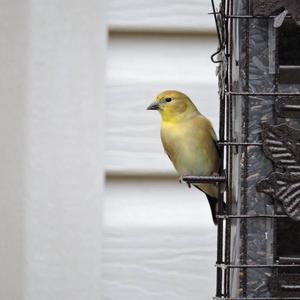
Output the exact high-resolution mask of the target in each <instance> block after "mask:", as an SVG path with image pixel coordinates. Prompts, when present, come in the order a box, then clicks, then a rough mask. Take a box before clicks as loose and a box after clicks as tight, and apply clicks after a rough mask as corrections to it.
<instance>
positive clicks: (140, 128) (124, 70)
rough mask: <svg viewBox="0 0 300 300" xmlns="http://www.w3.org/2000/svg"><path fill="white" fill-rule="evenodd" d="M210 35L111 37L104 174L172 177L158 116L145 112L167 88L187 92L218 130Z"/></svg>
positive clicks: (154, 113) (213, 45) (114, 35)
mask: <svg viewBox="0 0 300 300" xmlns="http://www.w3.org/2000/svg"><path fill="white" fill-rule="evenodd" d="M215 48H216V40H215V38H213V37H207V36H201V35H199V36H189V35H187V36H181V37H178V36H173V35H165V36H162V35H158V36H151V37H148V36H146V37H145V36H143V35H127V34H125V35H123V34H113V35H111V37H110V44H109V51H108V53H109V57H108V63H107V66H108V71H107V79H108V81H107V102H106V105H105V107H106V122H107V126H106V128H107V129H106V170H107V172H109V173H125V174H126V173H128V174H129V173H143V174H145V173H148V174H149V173H160V174H174V171H173V168H172V165H171V163H170V162H169V160H168V159H167V157H166V155H165V154H164V153H163V149H162V146H161V142H160V138H159V127H160V116H159V114H158V113H157V112H153V111H146V110H145V109H146V107H147V106H148V105H149V103H150V102H152V101H153V100H154V98H155V95H156V94H157V93H158V92H160V91H162V90H165V89H178V90H182V91H184V92H186V93H187V94H188V95H189V96H190V97H191V98H192V99H193V100H194V102H195V103H196V105H197V106H198V108H199V110H200V111H201V112H202V113H203V114H204V115H206V116H207V117H208V118H210V119H211V120H212V121H213V123H214V124H215V127H217V117H218V111H217V110H218V95H217V81H216V77H215V65H214V64H212V63H211V61H210V58H209V57H210V53H212V52H213V51H214V50H215Z"/></svg>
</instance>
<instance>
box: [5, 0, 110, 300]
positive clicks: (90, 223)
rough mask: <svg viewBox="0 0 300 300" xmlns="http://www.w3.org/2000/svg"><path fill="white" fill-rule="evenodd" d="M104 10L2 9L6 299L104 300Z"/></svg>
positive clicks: (55, 3) (49, 0) (33, 4)
mask: <svg viewBox="0 0 300 300" xmlns="http://www.w3.org/2000/svg"><path fill="white" fill-rule="evenodd" d="M104 17H105V6H104V3H103V2H101V1H98V0H90V1H84V0H74V1H60V0H43V1H39V0H32V1H25V0H24V1H18V0H3V1H1V4H0V23H1V26H0V35H1V39H0V64H1V70H2V72H1V75H0V102H1V110H0V136H1V139H0V144H1V145H0V149H1V155H0V164H1V169H0V205H1V208H0V236H1V240H0V299H1V300H53V299H57V300H82V299H85V300H96V299H97V300H99V299H101V251H102V248H101V225H102V223H101V217H102V216H101V214H102V206H101V202H102V199H103V181H104V180H103V179H104V178H103V177H104V176H103V149H102V140H101V138H102V134H103V125H102V116H101V114H102V104H103V98H104V97H103V94H104V84H103V83H104V72H103V71H104V58H105V55H104V54H105V53H104V51H105V38H106V32H105V29H106V28H105V22H104V20H105V19H104Z"/></svg>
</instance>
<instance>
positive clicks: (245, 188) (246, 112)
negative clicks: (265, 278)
mask: <svg viewBox="0 0 300 300" xmlns="http://www.w3.org/2000/svg"><path fill="white" fill-rule="evenodd" d="M248 10H249V7H248ZM244 22H245V24H246V34H245V40H246V43H245V45H246V47H245V49H244V50H245V54H246V55H245V75H246V76H245V81H246V82H245V89H246V91H247V92H248V93H249V92H250V86H249V63H250V62H249V60H250V32H249V30H250V20H249V19H246V20H245V21H244ZM245 98H246V101H245V102H244V142H248V141H249V100H250V99H249V98H250V97H249V96H245ZM248 161H249V160H248V148H247V147H245V148H244V164H243V165H244V169H243V189H242V193H243V203H242V212H241V213H242V214H247V207H248ZM247 222H248V221H247V220H246V219H243V220H241V235H242V249H241V250H242V255H241V263H242V264H247ZM241 272H243V277H242V278H243V279H242V285H241V296H242V297H247V270H246V269H242V270H241Z"/></svg>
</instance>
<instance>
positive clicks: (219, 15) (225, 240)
mask: <svg viewBox="0 0 300 300" xmlns="http://www.w3.org/2000/svg"><path fill="white" fill-rule="evenodd" d="M211 2H212V7H213V14H214V18H215V21H216V25H217V33H218V39H219V49H218V51H217V52H216V53H214V54H213V55H212V57H211V59H212V61H213V62H214V63H220V64H222V63H223V64H224V61H223V60H222V59H220V56H221V58H222V53H223V54H224V57H225V59H226V66H227V70H226V79H225V81H224V86H223V87H221V89H220V126H219V128H220V130H219V138H220V141H219V143H218V144H219V146H220V149H221V154H222V155H221V156H222V158H223V157H225V158H226V161H225V166H226V175H227V176H226V177H225V176H210V177H205V176H202V177H197V176H186V177H184V178H183V181H185V182H187V183H199V182H205V183H207V182H214V183H221V182H224V181H226V182H227V191H226V193H225V197H226V212H225V211H223V206H222V205H220V209H219V212H218V215H217V219H218V224H217V225H218V242H217V243H218V245H217V262H216V268H217V286H216V297H215V298H214V299H228V300H229V299H232V300H240V299H241V300H242V299H253V300H256V299H257V300H268V299H270V300H271V299H278V300H279V299H291V300H292V299H295V300H296V299H299V300H300V297H247V270H248V269H252V268H253V269H259V268H270V269H281V268H299V267H300V264H279V263H276V262H274V263H273V264H249V263H247V258H246V257H247V254H246V253H247V242H248V241H247V222H248V220H250V219H256V218H258V219H272V220H274V222H275V223H274V222H273V224H276V220H277V219H282V218H288V216H287V215H285V214H278V213H277V212H278V209H277V205H278V204H275V208H276V209H275V212H274V213H273V214H262V213H258V214H249V213H248V211H247V190H248V182H247V178H248V147H252V146H256V147H261V146H262V142H261V141H254V142H253V141H249V102H250V101H251V100H252V99H254V100H255V101H257V100H262V101H264V100H265V99H264V98H262V99H259V98H252V97H257V96H263V97H274V98H275V99H276V98H277V97H280V96H295V97H298V96H299V97H300V93H298V92H278V68H277V67H278V63H276V73H275V77H274V79H275V80H274V86H275V90H274V92H269V91H267V92H265V91H262V92H257V91H255V92H254V91H251V90H250V87H249V57H250V50H249V42H250V39H249V35H250V32H249V30H250V21H251V19H253V20H255V19H272V18H274V17H275V16H254V15H235V14H234V12H233V0H222V1H221V9H220V11H219V12H217V11H216V9H215V5H214V0H211ZM286 18H290V16H287V17H286ZM234 22H244V28H246V37H245V40H246V43H244V47H245V48H244V49H243V51H244V52H245V53H246V59H245V65H244V66H242V67H244V69H245V71H246V72H245V74H246V76H245V82H246V84H245V86H244V90H243V91H235V90H234V88H233V82H232V67H233V61H232V57H231V55H232V53H231V50H232V49H233V25H234V24H235V23H234ZM245 23H246V26H245ZM222 27H225V30H224V28H222ZM216 56H218V60H215V57H216ZM277 59H278V58H277V57H276V60H277ZM276 62H277V61H276ZM223 67H224V66H223ZM237 99H240V100H242V101H243V102H242V103H243V115H244V127H243V133H244V141H243V142H237V141H235V140H234V139H233V136H232V128H233V127H232V109H233V108H232V105H233V102H234V101H237ZM275 115H276V114H275V113H274V117H275ZM225 136H226V140H225V139H224V137H225ZM236 147H238V148H239V149H241V150H242V153H243V155H244V168H243V174H242V186H243V191H242V195H243V197H242V200H243V201H242V202H243V209H242V211H241V213H240V214H239V213H236V214H232V207H231V206H232V200H233V199H232V197H233V195H232V189H231V187H232V177H231V175H232V173H231V172H232V167H233V165H232V161H233V151H234V148H236ZM222 165H224V163H223V160H222ZM222 198H223V195H221V194H220V199H222ZM221 201H222V200H221ZM234 219H236V220H238V219H239V220H241V224H242V226H241V233H240V236H241V238H242V247H241V248H242V251H241V252H242V253H241V254H242V257H241V264H232V263H231V257H230V247H231V229H232V228H231V222H232V220H234ZM224 229H225V230H224ZM224 232H225V235H224ZM274 241H275V243H276V226H275V229H274ZM275 243H274V244H275ZM224 246H225V247H224ZM273 253H276V247H275V246H273ZM274 257H276V256H274ZM230 269H240V270H241V273H240V274H242V275H243V276H242V278H240V288H241V289H240V297H230V290H229V289H230Z"/></svg>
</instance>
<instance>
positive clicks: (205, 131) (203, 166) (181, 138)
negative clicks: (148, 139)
mask: <svg viewBox="0 0 300 300" xmlns="http://www.w3.org/2000/svg"><path fill="white" fill-rule="evenodd" d="M210 129H211V126H210V122H209V121H208V120H207V119H206V118H204V117H202V116H201V115H197V116H195V117H193V118H191V119H188V120H185V121H182V122H164V121H163V122H162V126H161V139H162V143H163V146H164V149H165V151H166V153H167V154H168V156H169V158H170V160H171V161H172V163H173V165H174V167H175V168H176V170H177V172H178V173H179V174H180V175H211V174H212V173H214V172H218V168H219V158H218V153H217V149H216V147H215V144H214V140H213V137H212V135H211V132H210Z"/></svg>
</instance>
